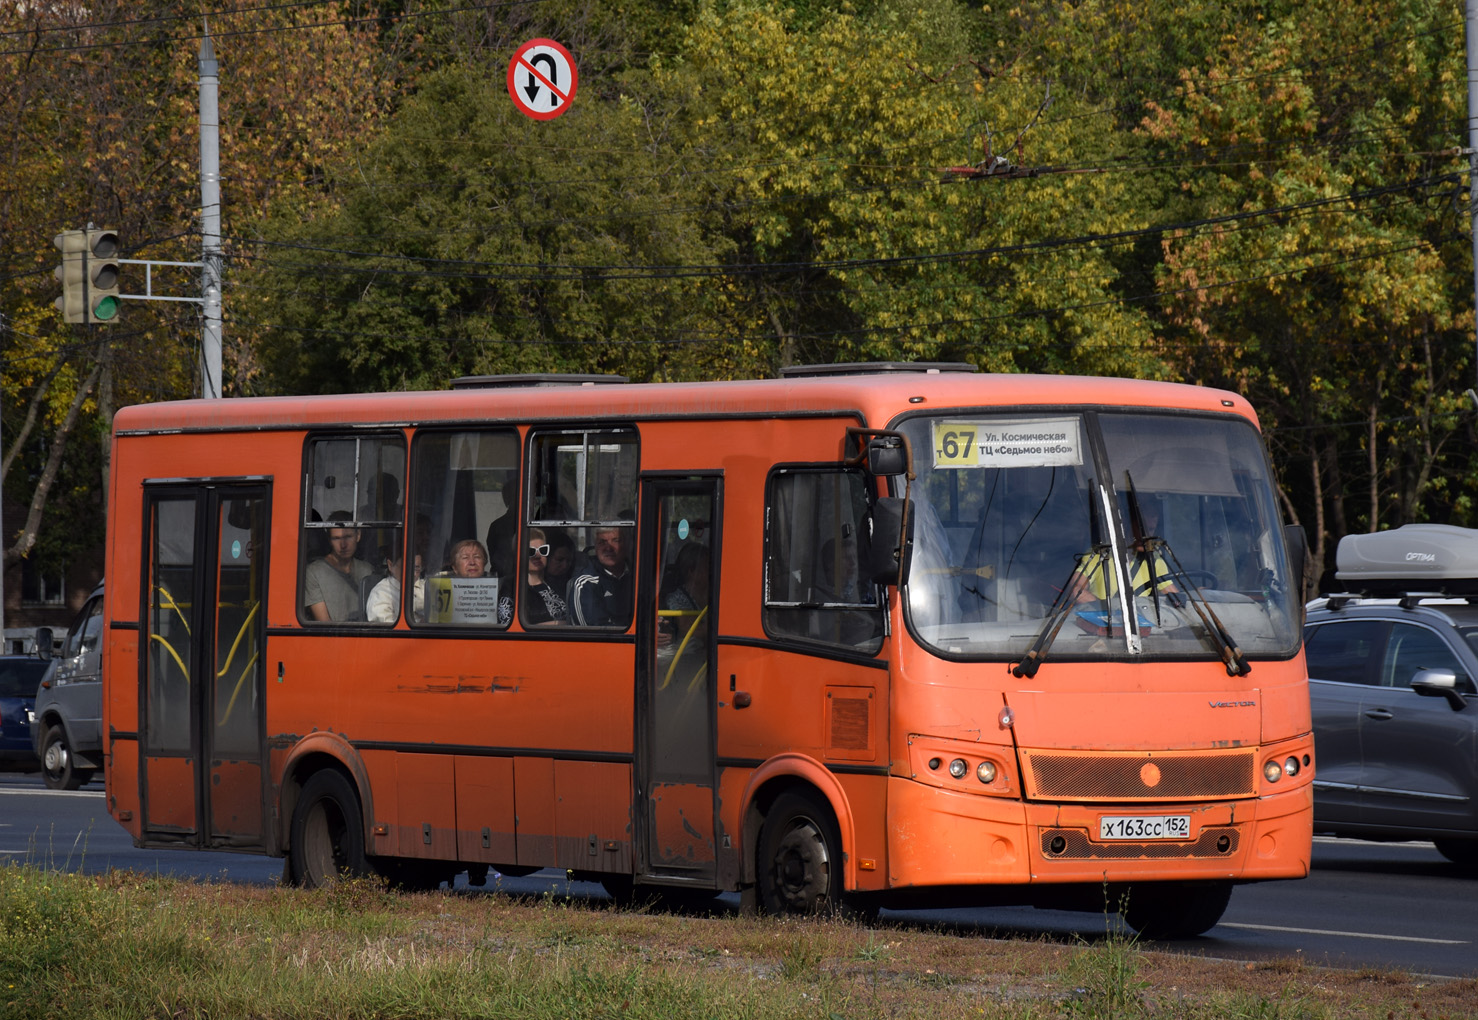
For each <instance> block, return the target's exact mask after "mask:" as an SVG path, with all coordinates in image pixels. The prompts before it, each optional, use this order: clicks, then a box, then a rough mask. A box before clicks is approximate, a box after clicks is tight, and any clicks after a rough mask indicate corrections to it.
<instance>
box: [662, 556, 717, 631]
mask: <svg viewBox="0 0 1478 1020" xmlns="http://www.w3.org/2000/svg"><path fill="white" fill-rule="evenodd" d="M708 558H709V557H708V546H706V545H704V544H703V543H701V542H688V543H687V544H686V545H684V546H683V547H682V549H681V550H679V551H678V554H677V564H676V574H677V578H678V580H677V583H676V584H675V585H674V586H673V587H672V588H671V590H669V591H666V592H664V593H663V594H662V600H661V601H662V608H663V609H666V610H668V611H677V612H681V613H683V614H684V615H682V616H669V617H666V618H665V619H664V621H663V623H664V627H665V628H667V629H668V632H669V633H670V634H671V635H672V640H673V641H674V642H676V643H678V644H681V643H682V639H683V638H684V636H686V635H687V633H688V629H689V628H691V627H692V626H693V624H694V623H695V622H696V621H697V618H698V611H700V610H703V609H706V608H708ZM661 643H662V642H660V641H659V644H661Z"/></svg>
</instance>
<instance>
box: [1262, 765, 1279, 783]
mask: <svg viewBox="0 0 1478 1020" xmlns="http://www.w3.org/2000/svg"><path fill="white" fill-rule="evenodd" d="M1262 774H1263V778H1264V779H1266V780H1267V781H1268V782H1270V783H1276V782H1277V781H1278V780H1280V779H1282V778H1283V766H1282V765H1280V764H1278V763H1277V762H1276V761H1270V762H1268V763H1267V764H1266V765H1264V766H1263V767H1262Z"/></svg>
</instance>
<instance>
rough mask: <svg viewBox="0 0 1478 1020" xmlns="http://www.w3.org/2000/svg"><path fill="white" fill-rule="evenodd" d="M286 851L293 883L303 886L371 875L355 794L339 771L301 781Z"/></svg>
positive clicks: (330, 883)
mask: <svg viewBox="0 0 1478 1020" xmlns="http://www.w3.org/2000/svg"><path fill="white" fill-rule="evenodd" d="M289 854H290V857H289V860H290V861H291V864H292V878H293V882H294V884H296V885H300V886H302V887H304V888H305V889H318V888H321V887H322V886H326V885H332V884H333V883H334V882H336V881H338V880H339V879H340V878H341V877H343V878H362V877H364V876H367V875H369V874H370V873H371V871H370V866H369V861H368V859H367V858H366V857H365V854H364V824H363V822H362V820H361V818H360V810H359V795H358V794H357V793H355V791H354V785H353V784H352V783H350V782H349V780H348V778H347V777H346V776H345V775H344V774H343V773H342V772H339V771H337V770H336V769H323V770H322V771H320V772H315V773H314V774H313V776H312V778H310V779H309V780H308V781H307V782H306V783H304V784H303V792H302V793H301V794H300V795H299V796H298V806H297V807H296V808H294V809H293V820H292V848H291V849H290V850H289Z"/></svg>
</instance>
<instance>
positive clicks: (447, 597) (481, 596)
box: [426, 577, 498, 626]
mask: <svg viewBox="0 0 1478 1020" xmlns="http://www.w3.org/2000/svg"><path fill="white" fill-rule="evenodd" d="M426 620H427V622H428V623H461V624H483V625H491V626H496V625H497V623H498V579H497V578H496V577H428V578H427V579H426Z"/></svg>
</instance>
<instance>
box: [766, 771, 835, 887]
mask: <svg viewBox="0 0 1478 1020" xmlns="http://www.w3.org/2000/svg"><path fill="white" fill-rule="evenodd" d="M756 864H757V870H758V878H759V906H760V909H761V910H763V911H764V912H765V913H767V914H814V913H817V912H830V911H833V910H836V909H837V908H838V907H839V906H840V905H841V894H842V877H843V876H842V840H841V836H840V834H839V833H838V831H837V824H836V821H835V820H834V819H833V818H832V814H831V807H830V806H829V805H828V804H827V803H826V801H825V800H823V799H822V798H821V797H820V796H819V795H817V794H815V793H813V792H811V791H810V790H789V791H787V792H785V793H782V794H781V795H780V796H779V797H777V798H776V799H775V803H774V805H772V806H771V808H770V810H769V813H768V814H766V815H765V822H764V825H763V826H762V827H761V829H760V838H759V859H758V860H757V861H756Z"/></svg>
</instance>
